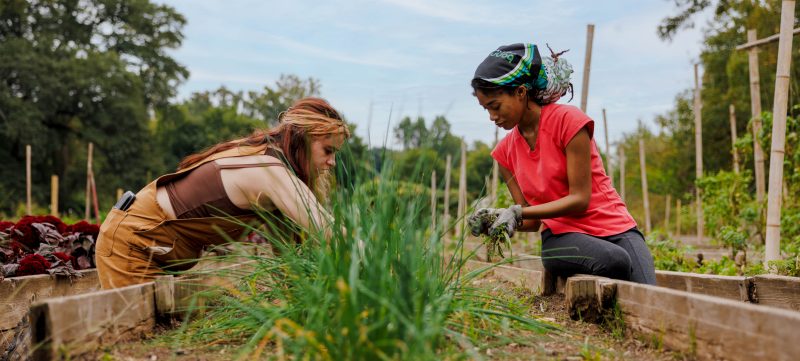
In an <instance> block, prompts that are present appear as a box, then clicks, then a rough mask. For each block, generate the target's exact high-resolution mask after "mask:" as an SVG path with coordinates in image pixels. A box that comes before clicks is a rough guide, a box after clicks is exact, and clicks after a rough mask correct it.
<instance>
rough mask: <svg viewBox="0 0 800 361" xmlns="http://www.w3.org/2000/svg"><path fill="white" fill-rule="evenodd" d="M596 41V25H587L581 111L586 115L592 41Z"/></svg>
mask: <svg viewBox="0 0 800 361" xmlns="http://www.w3.org/2000/svg"><path fill="white" fill-rule="evenodd" d="M593 40H594V24H588V25H586V56H585V58H584V63H583V85H582V86H581V111H583V112H584V113H586V103H587V100H588V98H589V73H590V72H591V68H592V41H593Z"/></svg>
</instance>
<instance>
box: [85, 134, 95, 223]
mask: <svg viewBox="0 0 800 361" xmlns="http://www.w3.org/2000/svg"><path fill="white" fill-rule="evenodd" d="M93 149H94V144H92V143H91V142H89V148H88V150H87V156H86V209H85V212H84V213H83V219H85V220H86V221H87V222H90V220H89V218H90V217H91V208H90V207H91V205H90V204H91V198H92V150H93Z"/></svg>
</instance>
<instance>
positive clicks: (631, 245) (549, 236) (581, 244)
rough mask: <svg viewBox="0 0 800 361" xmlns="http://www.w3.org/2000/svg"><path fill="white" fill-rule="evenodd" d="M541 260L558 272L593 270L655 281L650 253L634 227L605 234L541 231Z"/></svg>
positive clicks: (599, 273) (653, 282)
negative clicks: (621, 231) (602, 235)
mask: <svg viewBox="0 0 800 361" xmlns="http://www.w3.org/2000/svg"><path fill="white" fill-rule="evenodd" d="M542 263H543V264H544V268H545V269H547V270H548V271H550V272H551V273H553V274H555V275H558V276H571V275H574V274H576V273H583V274H592V275H598V276H604V277H609V278H615V279H620V280H626V281H633V282H637V283H646V284H651V285H655V284H656V271H655V266H654V265H653V256H652V255H651V254H650V250H649V249H647V245H646V244H645V242H644V236H643V235H642V233H641V232H639V230H638V229H636V227H634V228H631V229H630V230H628V231H627V232H623V233H620V234H616V235H613V236H607V237H595V236H590V235H588V234H583V233H574V232H569V233H562V234H553V232H551V231H550V230H549V229H547V230H544V231H543V232H542Z"/></svg>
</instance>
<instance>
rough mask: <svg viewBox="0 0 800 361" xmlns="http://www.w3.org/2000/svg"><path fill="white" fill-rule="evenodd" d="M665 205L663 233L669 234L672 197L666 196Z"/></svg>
mask: <svg viewBox="0 0 800 361" xmlns="http://www.w3.org/2000/svg"><path fill="white" fill-rule="evenodd" d="M665 203H666V206H665V207H666V208H667V209H666V210H664V232H666V233H667V234H669V214H670V209H669V208H670V207H671V206H672V195H671V194H667V201H666V202H665Z"/></svg>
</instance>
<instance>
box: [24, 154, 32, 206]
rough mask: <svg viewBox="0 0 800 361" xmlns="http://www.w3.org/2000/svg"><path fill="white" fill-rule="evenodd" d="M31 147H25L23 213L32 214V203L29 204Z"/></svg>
mask: <svg viewBox="0 0 800 361" xmlns="http://www.w3.org/2000/svg"><path fill="white" fill-rule="evenodd" d="M31 188H32V187H31V146H30V145H26V146H25V212H26V214H29V215H30V214H33V203H32V202H31Z"/></svg>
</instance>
